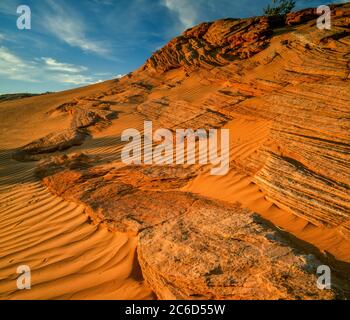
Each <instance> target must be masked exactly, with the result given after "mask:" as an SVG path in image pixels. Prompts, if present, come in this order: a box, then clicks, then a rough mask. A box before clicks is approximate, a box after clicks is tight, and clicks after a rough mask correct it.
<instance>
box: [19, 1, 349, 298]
mask: <svg viewBox="0 0 350 320" xmlns="http://www.w3.org/2000/svg"><path fill="white" fill-rule="evenodd" d="M332 10H333V16H332V29H331V30H319V29H318V28H317V27H316V21H315V18H316V16H315V10H313V9H312V10H310V9H307V10H303V11H301V12H297V13H292V14H289V15H288V16H287V17H286V18H285V19H282V21H274V20H273V19H268V18H266V17H257V18H250V19H226V20H219V21H216V22H212V23H203V24H200V25H199V26H196V27H194V28H192V29H189V30H187V31H185V32H184V33H183V35H181V36H180V37H177V38H175V39H174V40H172V41H171V42H170V43H169V44H167V45H166V46H165V47H164V48H162V49H161V50H159V51H157V52H156V53H154V54H153V55H152V57H151V58H150V59H149V60H148V61H147V62H146V63H145V65H144V66H142V67H141V68H140V69H139V70H137V71H135V72H134V73H132V74H130V75H128V76H126V77H124V78H123V79H121V80H120V81H117V82H115V84H114V86H113V87H112V88H110V87H109V88H108V89H106V90H104V91H101V92H100V93H94V94H91V95H88V96H85V97H83V98H79V99H76V100H73V101H67V102H66V103H65V104H63V105H61V106H59V107H58V108H57V106H55V108H52V109H51V111H50V112H49V113H48V117H49V116H50V115H53V114H55V113H57V112H58V113H62V112H63V113H69V114H71V122H70V123H71V125H70V127H69V128H66V129H67V131H63V132H60V133H58V134H57V133H51V134H49V135H48V136H46V137H45V138H42V139H40V140H38V141H34V142H32V143H31V144H29V145H27V146H25V147H23V148H21V149H20V150H19V151H18V152H17V153H15V155H14V157H15V158H16V159H21V160H23V159H30V160H32V159H33V158H35V159H41V158H42V157H41V155H42V154H45V155H46V157H45V159H44V160H43V161H41V162H40V164H38V170H37V175H38V176H39V177H40V178H41V179H42V181H43V183H44V185H45V186H46V187H47V188H48V189H49V190H50V192H51V193H53V194H55V195H57V196H60V197H62V198H64V199H65V200H68V201H73V202H76V203H79V204H81V205H84V206H85V208H86V209H85V211H86V213H87V214H88V215H89V217H90V219H91V220H92V221H93V222H94V223H95V224H100V225H103V226H106V227H107V228H108V229H109V230H111V231H113V232H123V233H126V234H128V235H130V236H137V237H138V258H139V263H140V265H141V268H142V272H143V276H144V277H145V279H146V281H147V282H148V283H149V285H150V286H151V288H152V290H153V291H154V292H155V293H156V294H157V296H158V297H159V298H164V299H167V298H176V299H208V298H210V299H250V298H252V299H254V298H255V299H332V298H339V297H340V298H344V297H349V292H350V288H349V283H350V281H349V274H350V267H349V263H350V201H349V200H350V198H349V197H350V195H349V194H350V178H349V177H350V156H349V155H350V134H349V133H350V121H349V120H350V118H349V114H350V104H349V102H350V32H349V26H350V4H349V3H348V4H343V5H339V6H333V7H332ZM117 115H120V117H121V118H120V119H116V118H117ZM144 120H151V121H152V122H153V124H154V129H156V128H168V129H171V130H175V129H176V128H193V129H198V128H206V129H208V128H227V129H230V132H231V135H230V173H229V174H228V175H227V176H225V177H212V176H210V173H209V170H208V167H206V166H199V165H194V166H180V167H178V166H171V167H155V166H126V165H124V164H122V163H121V161H120V150H121V147H122V143H121V142H120V134H121V130H122V128H124V127H125V126H123V125H124V124H127V125H128V126H129V127H134V128H139V129H140V128H142V123H143V121H144ZM109 130H110V131H109ZM113 130H114V131H113ZM140 130H142V129H140ZM111 132H112V133H111ZM87 134H89V135H90V138H89V139H86V140H88V141H86V142H85V143H84V144H82V145H81V146H80V147H76V148H72V150H71V149H69V150H67V148H69V147H72V146H74V145H76V144H80V143H82V142H83V138H85V135H87ZM64 149H66V150H65V153H66V154H63V155H62V154H60V153H59V152H57V154H54V155H53V157H51V158H49V157H47V155H48V154H49V153H51V152H55V151H62V150H64ZM70 152H71V153H70ZM82 152H83V153H82ZM69 153H70V154H69ZM38 155H39V157H37V156H38ZM261 216H263V218H264V219H266V220H269V221H270V222H273V223H274V224H275V225H277V226H278V228H279V229H283V230H284V232H281V231H280V230H277V229H276V228H274V227H273V226H271V225H269V224H267V223H266V221H265V220H263V219H262V218H261ZM316 255H317V257H316ZM324 263H326V264H329V265H330V266H331V267H332V268H333V269H332V270H333V272H334V288H333V291H320V290H318V289H317V286H316V285H315V283H316V275H315V269H316V268H317V266H318V265H320V264H324Z"/></svg>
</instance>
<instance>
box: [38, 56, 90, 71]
mask: <svg viewBox="0 0 350 320" xmlns="http://www.w3.org/2000/svg"><path fill="white" fill-rule="evenodd" d="M41 60H42V61H43V62H44V64H45V66H46V68H47V69H48V70H51V71H60V72H68V73H80V72H83V71H87V69H88V68H86V67H83V66H76V65H73V64H69V63H62V62H58V61H56V60H55V59H53V58H47V57H43V58H41Z"/></svg>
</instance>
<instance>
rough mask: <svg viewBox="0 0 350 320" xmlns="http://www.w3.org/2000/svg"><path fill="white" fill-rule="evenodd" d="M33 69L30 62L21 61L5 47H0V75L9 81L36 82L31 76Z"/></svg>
mask: <svg viewBox="0 0 350 320" xmlns="http://www.w3.org/2000/svg"><path fill="white" fill-rule="evenodd" d="M34 69H35V67H34V66H33V64H32V63H31V62H26V61H24V60H22V59H21V58H19V57H17V56H16V55H14V54H13V53H12V52H11V51H10V50H8V49H7V48H6V47H0V75H2V76H5V77H6V78H7V79H11V80H21V81H27V82H37V81H36V80H35V79H34V78H33V76H32V75H33V70H34Z"/></svg>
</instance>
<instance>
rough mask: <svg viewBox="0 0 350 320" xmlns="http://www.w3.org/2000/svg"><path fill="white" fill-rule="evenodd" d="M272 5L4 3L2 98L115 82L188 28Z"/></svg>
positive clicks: (152, 0)
mask: <svg viewBox="0 0 350 320" xmlns="http://www.w3.org/2000/svg"><path fill="white" fill-rule="evenodd" d="M330 2H332V1H331V0H329V1H328V3H330ZM333 2H342V1H341V0H338V1H333ZM343 2H346V1H343ZM268 3H270V0H211V1H209V0H79V1H77V0H19V1H18V0H0V94H1V93H14V92H38V93H39V92H45V91H60V90H66V89H69V88H74V87H79V86H83V85H87V84H90V83H96V82H99V81H103V80H107V79H111V78H115V77H117V76H118V75H123V74H126V73H128V72H130V71H133V70H134V69H136V68H138V67H139V66H141V65H142V64H143V63H144V61H145V60H146V59H147V58H148V57H149V56H150V55H151V54H152V52H154V51H155V50H157V49H159V48H160V47H162V46H163V45H164V44H166V43H167V42H168V41H169V40H170V39H171V38H173V37H174V36H176V35H178V34H180V33H181V32H182V31H183V30H185V29H186V28H188V27H191V26H193V25H196V24H198V23H200V22H202V21H212V20H215V19H219V18H226V17H234V18H240V17H248V16H254V15H261V14H262V10H263V8H264V7H265V6H266V4H268ZM321 4H326V3H325V2H324V1H322V0H321V1H317V0H315V1H314V0H299V1H297V7H298V8H304V7H316V6H318V5H321ZM19 5H28V6H29V7H30V8H31V12H32V29H31V30H18V29H17V26H16V21H17V18H18V14H17V13H16V11H17V7H18V6H19Z"/></svg>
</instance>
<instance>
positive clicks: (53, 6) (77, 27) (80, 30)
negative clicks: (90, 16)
mask: <svg viewBox="0 0 350 320" xmlns="http://www.w3.org/2000/svg"><path fill="white" fill-rule="evenodd" d="M46 2H47V4H48V8H49V9H48V10H47V12H45V14H43V16H44V19H43V21H42V24H43V26H44V27H45V30H47V31H48V32H49V33H51V34H52V35H54V36H56V37H57V38H58V39H60V40H61V41H63V42H65V43H67V44H68V45H70V46H71V47H76V48H80V49H81V50H83V51H85V52H91V53H95V54H98V55H100V56H107V55H108V54H109V53H110V52H109V49H108V44H106V43H104V42H102V41H95V40H92V39H89V37H88V36H87V33H88V28H87V25H86V24H85V22H84V20H83V19H82V18H81V17H80V16H79V13H77V12H75V11H73V9H72V8H71V7H66V6H64V5H63V3H61V4H58V3H57V2H54V1H52V0H47V1H46Z"/></svg>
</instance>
